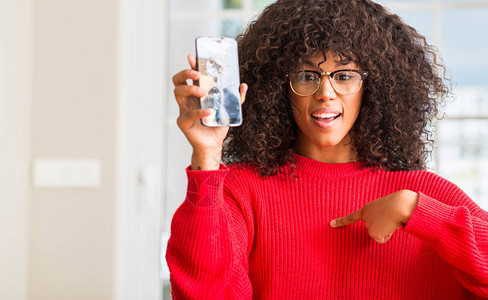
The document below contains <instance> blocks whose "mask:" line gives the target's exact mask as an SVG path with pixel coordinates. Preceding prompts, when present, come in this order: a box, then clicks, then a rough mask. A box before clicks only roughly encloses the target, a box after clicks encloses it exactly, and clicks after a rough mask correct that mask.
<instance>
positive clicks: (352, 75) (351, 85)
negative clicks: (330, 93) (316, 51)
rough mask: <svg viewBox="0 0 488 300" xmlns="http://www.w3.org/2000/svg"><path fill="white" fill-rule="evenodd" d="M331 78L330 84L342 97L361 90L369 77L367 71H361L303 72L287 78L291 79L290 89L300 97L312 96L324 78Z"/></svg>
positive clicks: (294, 73)
mask: <svg viewBox="0 0 488 300" xmlns="http://www.w3.org/2000/svg"><path fill="white" fill-rule="evenodd" d="M325 75H327V76H329V78H330V83H331V84H332V87H333V88H334V90H335V91H336V92H337V93H339V94H342V95H352V94H355V93H357V92H358V91H359V90H360V89H361V85H362V84H363V80H364V78H366V76H367V75H368V72H366V71H359V70H337V71H334V72H330V73H329V72H322V73H320V72H317V71H311V70H303V71H298V72H293V73H292V74H290V75H286V77H289V78H290V87H291V89H292V90H293V92H294V93H295V94H297V95H299V96H310V95H313V94H315V92H317V90H318V89H319V86H320V83H321V82H322V76H325Z"/></svg>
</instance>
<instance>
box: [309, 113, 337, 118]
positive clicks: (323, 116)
mask: <svg viewBox="0 0 488 300" xmlns="http://www.w3.org/2000/svg"><path fill="white" fill-rule="evenodd" d="M339 115H340V114H337V115H336V114H316V115H312V116H314V117H315V118H321V119H327V118H335V117H337V116H339Z"/></svg>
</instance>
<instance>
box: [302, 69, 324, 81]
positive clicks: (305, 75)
mask: <svg viewBox="0 0 488 300" xmlns="http://www.w3.org/2000/svg"><path fill="white" fill-rule="evenodd" d="M297 80H298V82H300V83H310V82H316V81H318V80H320V77H319V76H318V75H317V74H315V73H313V72H309V71H302V72H299V73H298V76H297Z"/></svg>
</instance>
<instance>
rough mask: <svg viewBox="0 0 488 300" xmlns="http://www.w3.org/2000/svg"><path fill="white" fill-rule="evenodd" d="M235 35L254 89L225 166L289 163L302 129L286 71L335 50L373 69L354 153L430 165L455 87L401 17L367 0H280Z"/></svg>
mask: <svg viewBox="0 0 488 300" xmlns="http://www.w3.org/2000/svg"><path fill="white" fill-rule="evenodd" d="M237 40H238V44H239V60H240V73H241V81H242V82H246V83H247V84H248V85H249V91H248V93H247V97H246V102H245V103H244V104H243V117H244V121H243V124H242V126H240V127H235V128H231V129H230V131H229V134H228V136H227V138H226V140H225V142H224V148H223V156H222V157H223V161H224V162H225V163H237V162H241V163H251V164H252V165H255V166H256V167H257V168H258V169H259V172H260V173H261V175H262V176H263V177H268V176H273V175H275V174H277V173H278V172H282V170H283V168H281V167H282V166H284V165H285V164H287V163H290V164H291V166H292V167H293V157H292V155H293V153H294V151H295V149H296V146H297V145H296V134H297V125H296V123H295V121H294V119H293V115H292V112H291V105H290V101H289V96H288V85H287V83H288V82H287V79H286V77H285V74H289V73H290V72H293V71H296V70H297V68H298V66H299V64H300V63H301V62H302V60H303V59H304V58H306V57H310V56H311V55H313V54H315V53H317V52H322V53H325V52H327V51H333V52H334V53H337V54H338V55H340V56H341V57H345V58H348V59H350V60H353V61H354V62H356V63H357V65H359V66H360V67H361V68H362V70H365V71H368V72H369V75H368V76H367V77H366V79H365V81H364V93H363V100H362V106H361V109H360V113H359V116H358V119H357V120H356V122H355V124H354V126H353V128H352V129H351V131H352V133H353V134H352V135H351V136H353V137H354V145H355V150H356V151H357V153H358V158H359V159H360V160H362V161H365V162H366V166H370V167H371V166H374V167H377V168H381V169H384V170H390V171H395V170H419V169H425V161H426V159H427V157H428V155H429V154H430V152H431V151H432V143H433V140H432V132H431V130H432V126H431V125H432V124H431V122H432V119H433V118H434V117H437V115H438V107H439V105H440V104H441V103H442V102H443V99H445V98H446V96H447V95H448V94H449V89H448V86H447V85H446V84H445V83H444V80H443V79H445V75H442V74H444V73H445V70H444V67H443V66H442V64H441V63H440V62H439V61H440V59H439V57H438V56H437V55H436V51H435V49H434V48H433V47H432V46H431V45H429V44H428V43H427V42H426V39H425V37H423V36H422V35H420V34H419V33H418V32H417V31H416V30H415V29H414V28H412V27H411V26H408V25H406V24H405V23H404V22H403V21H402V20H401V19H400V17H398V16H397V15H395V14H391V13H390V12H388V11H387V10H386V9H385V8H384V7H382V6H381V5H379V4H376V3H374V2H372V1H369V0H348V1H335V0H278V1H277V2H275V3H274V4H271V5H270V6H268V7H267V8H265V9H264V11H263V12H262V14H261V15H260V16H259V17H258V19H257V20H256V21H254V22H252V23H251V24H250V25H249V26H248V28H247V29H246V31H245V32H244V33H243V34H241V35H240V36H239V37H238V38H237ZM429 125H430V126H429Z"/></svg>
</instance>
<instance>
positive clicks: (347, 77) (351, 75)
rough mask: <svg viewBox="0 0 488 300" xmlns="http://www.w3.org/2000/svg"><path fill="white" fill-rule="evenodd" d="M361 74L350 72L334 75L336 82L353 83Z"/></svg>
mask: <svg viewBox="0 0 488 300" xmlns="http://www.w3.org/2000/svg"><path fill="white" fill-rule="evenodd" d="M358 76H359V74H357V73H356V72H350V71H344V72H338V73H335V74H334V80H336V81H342V82H344V81H351V80H355V79H357V78H358Z"/></svg>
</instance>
